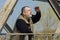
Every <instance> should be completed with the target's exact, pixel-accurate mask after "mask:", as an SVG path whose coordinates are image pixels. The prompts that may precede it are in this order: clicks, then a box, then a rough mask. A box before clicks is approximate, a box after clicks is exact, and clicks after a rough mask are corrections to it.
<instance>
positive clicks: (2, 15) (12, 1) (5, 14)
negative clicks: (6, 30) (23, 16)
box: [0, 0, 18, 31]
mask: <svg viewBox="0 0 60 40" xmlns="http://www.w3.org/2000/svg"><path fill="white" fill-rule="evenodd" d="M17 1H18V0H6V3H5V5H4V6H3V8H2V11H1V12H0V31H1V29H2V27H3V26H4V24H5V23H6V21H7V19H8V18H9V16H10V13H11V12H12V10H13V8H14V7H15V5H16V3H17Z"/></svg>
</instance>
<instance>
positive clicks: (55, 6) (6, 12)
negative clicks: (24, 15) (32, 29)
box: [0, 0, 60, 40]
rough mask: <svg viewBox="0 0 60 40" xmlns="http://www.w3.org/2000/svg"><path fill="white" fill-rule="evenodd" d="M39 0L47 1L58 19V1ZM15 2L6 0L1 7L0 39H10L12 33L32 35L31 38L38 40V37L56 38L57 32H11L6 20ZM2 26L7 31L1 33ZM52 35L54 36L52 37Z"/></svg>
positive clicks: (59, 13) (47, 39) (54, 39)
mask: <svg viewBox="0 0 60 40" xmlns="http://www.w3.org/2000/svg"><path fill="white" fill-rule="evenodd" d="M39 1H40V0H39ZM41 1H44V2H48V3H49V4H50V6H51V8H52V9H53V10H54V12H55V14H56V16H57V18H58V19H59V21H60V6H59V4H60V2H59V4H58V2H57V1H56V0H41ZM17 2H18V0H6V2H5V4H4V6H3V8H2V9H1V11H0V40H10V36H13V35H26V36H28V35H34V38H33V40H39V38H40V37H44V40H57V39H56V38H57V36H58V35H59V34H56V33H46V34H45V33H39V34H36V33H33V34H31V33H13V30H12V29H11V28H10V27H9V25H8V24H7V23H6V21H7V20H8V18H9V16H10V15H11V13H12V12H13V10H14V7H15V5H16V4H17ZM3 14H4V15H3ZM2 28H4V29H5V30H6V31H7V33H1V31H2ZM4 35H5V36H4ZM54 35H55V36H56V37H54ZM49 38H50V39H49ZM27 40H28V39H27Z"/></svg>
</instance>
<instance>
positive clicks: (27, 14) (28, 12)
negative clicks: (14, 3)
mask: <svg viewBox="0 0 60 40" xmlns="http://www.w3.org/2000/svg"><path fill="white" fill-rule="evenodd" d="M23 14H24V15H25V16H26V17H32V14H31V10H30V8H29V7H25V9H24V12H23Z"/></svg>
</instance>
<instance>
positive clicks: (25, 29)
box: [16, 11, 41, 33]
mask: <svg viewBox="0 0 60 40" xmlns="http://www.w3.org/2000/svg"><path fill="white" fill-rule="evenodd" d="M31 18H32V22H33V24H34V23H36V22H38V21H39V20H40V18H41V12H40V11H38V12H36V15H32V17H31ZM29 26H30V25H29V24H27V23H26V22H25V21H24V20H22V19H17V21H16V28H17V30H19V31H20V32H21V33H32V31H31V29H30V28H29Z"/></svg>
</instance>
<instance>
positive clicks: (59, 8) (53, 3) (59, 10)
mask: <svg viewBox="0 0 60 40" xmlns="http://www.w3.org/2000/svg"><path fill="white" fill-rule="evenodd" d="M48 2H49V4H50V6H51V7H52V9H53V10H54V12H55V14H56V16H57V17H58V19H59V20H60V6H59V5H58V2H57V1H56V0H48Z"/></svg>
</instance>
